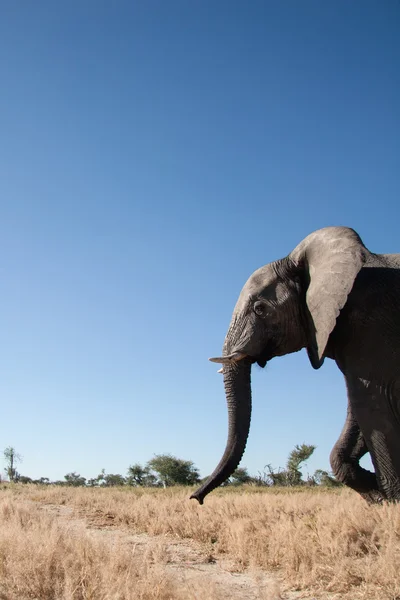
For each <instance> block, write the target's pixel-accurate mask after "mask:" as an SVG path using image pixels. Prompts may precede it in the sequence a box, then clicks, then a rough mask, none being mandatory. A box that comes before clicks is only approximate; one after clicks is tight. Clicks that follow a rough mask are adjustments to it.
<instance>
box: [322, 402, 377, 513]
mask: <svg viewBox="0 0 400 600" xmlns="http://www.w3.org/2000/svg"><path fill="white" fill-rule="evenodd" d="M367 452H368V447H367V444H366V443H365V440H364V437H363V434H362V432H361V430H360V427H359V425H358V423H357V421H356V419H355V417H354V415H353V412H352V409H351V406H350V403H349V405H348V409H347V418H346V422H345V424H344V427H343V429H342V433H341V434H340V437H339V439H338V441H337V442H336V444H335V446H334V447H333V449H332V452H331V455H330V463H331V467H332V471H333V473H334V475H335V477H336V479H337V480H338V481H340V482H341V483H344V484H345V485H347V486H348V487H350V488H352V489H353V490H355V491H356V492H358V493H359V494H361V496H362V497H363V498H364V499H365V500H366V501H367V502H368V503H375V502H381V501H382V500H383V496H382V494H381V492H380V491H379V488H378V482H377V479H376V476H375V473H371V471H368V470H367V469H363V467H361V466H360V464H359V461H360V459H361V458H362V457H363V456H364V455H365V454H367Z"/></svg>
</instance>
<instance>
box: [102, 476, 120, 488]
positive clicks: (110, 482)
mask: <svg viewBox="0 0 400 600" xmlns="http://www.w3.org/2000/svg"><path fill="white" fill-rule="evenodd" d="M125 483H126V480H125V477H122V475H119V474H116V473H107V475H105V477H104V484H103V485H104V487H116V486H120V485H125Z"/></svg>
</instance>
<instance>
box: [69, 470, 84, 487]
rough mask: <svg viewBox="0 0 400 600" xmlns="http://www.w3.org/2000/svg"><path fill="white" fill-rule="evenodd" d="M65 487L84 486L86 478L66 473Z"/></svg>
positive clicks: (77, 474)
mask: <svg viewBox="0 0 400 600" xmlns="http://www.w3.org/2000/svg"><path fill="white" fill-rule="evenodd" d="M64 479H65V481H66V485H72V486H74V487H79V486H83V485H85V484H86V478H85V477H81V476H80V475H79V473H75V472H74V473H67V474H66V475H64Z"/></svg>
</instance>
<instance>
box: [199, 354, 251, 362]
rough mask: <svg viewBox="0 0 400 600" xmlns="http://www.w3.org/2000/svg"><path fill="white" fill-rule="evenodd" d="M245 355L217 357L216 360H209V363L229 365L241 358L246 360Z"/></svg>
mask: <svg viewBox="0 0 400 600" xmlns="http://www.w3.org/2000/svg"><path fill="white" fill-rule="evenodd" d="M246 356H247V354H245V353H244V352H234V353H233V354H229V355H228V356H218V357H216V358H209V359H208V360H210V361H211V362H215V363H220V364H221V365H229V364H231V363H233V362H238V361H239V360H242V359H243V358H246Z"/></svg>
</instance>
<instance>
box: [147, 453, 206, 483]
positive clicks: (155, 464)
mask: <svg viewBox="0 0 400 600" xmlns="http://www.w3.org/2000/svg"><path fill="white" fill-rule="evenodd" d="M146 467H147V468H148V469H149V470H150V471H154V472H155V473H156V475H157V478H158V480H159V481H160V482H161V484H162V485H163V486H164V487H169V486H172V485H193V484H195V483H198V482H199V480H200V478H199V471H198V469H197V468H196V467H195V466H194V464H193V462H192V461H191V460H182V459H181V458H176V457H175V456H171V455H170V454H156V455H155V456H154V457H153V458H152V459H151V460H149V461H148V463H147V465H146Z"/></svg>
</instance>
